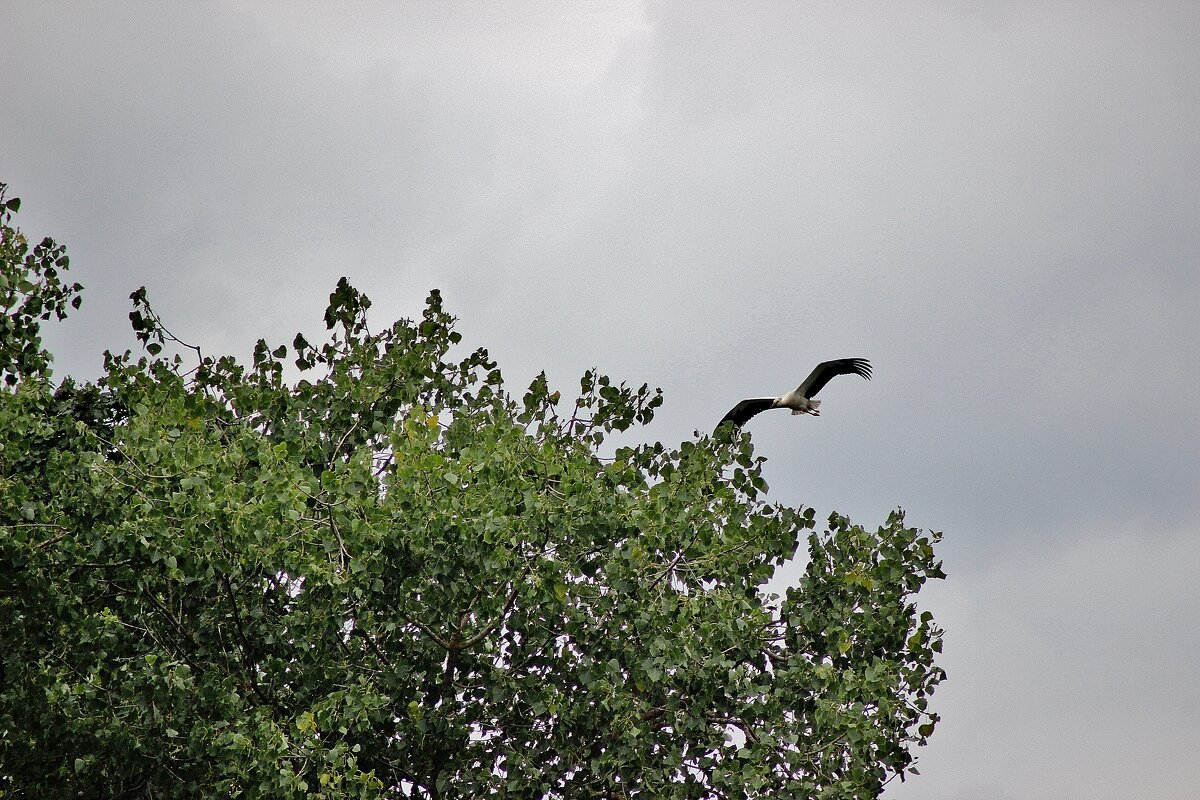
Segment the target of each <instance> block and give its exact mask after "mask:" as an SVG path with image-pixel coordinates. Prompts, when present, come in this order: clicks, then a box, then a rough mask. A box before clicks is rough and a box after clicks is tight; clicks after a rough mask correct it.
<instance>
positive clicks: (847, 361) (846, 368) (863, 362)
mask: <svg viewBox="0 0 1200 800" xmlns="http://www.w3.org/2000/svg"><path fill="white" fill-rule="evenodd" d="M825 363H826V364H829V365H830V366H832V367H836V368H837V369H838V371H839V372H841V373H842V374H843V375H858V376H859V377H862V378H866V379H867V380H871V369H872V368H871V362H870V361H868V360H867V359H865V358H839V359H837V360H836V361H827V362H825Z"/></svg>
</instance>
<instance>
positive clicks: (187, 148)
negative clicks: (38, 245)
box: [0, 0, 1200, 800]
mask: <svg viewBox="0 0 1200 800" xmlns="http://www.w3.org/2000/svg"><path fill="white" fill-rule="evenodd" d="M1198 43H1200V4H1197V3H1195V2H1176V3H1172V2H1127V3H1112V2H1079V3H1066V2H1044V1H1042V2H1029V3H976V2H963V3H952V2H943V3H921V2H878V3H861V2H858V3H856V2H830V3H815V2H799V1H797V2H788V3H740V4H739V3H712V4H704V3H698V2H677V3H676V2H638V1H637V0H629V1H628V2H605V3H588V2H573V3H563V2H547V3H544V4H522V3H491V2H478V3H463V2H459V3H432V2H412V3H387V4H372V3H365V2H362V3H354V4H341V3H338V4H333V3H330V4H326V5H317V4H299V3H293V2H287V3H282V2H281V3H268V2H257V3H241V2H206V3H182V2H178V3H142V4H133V3H114V2H109V3H84V2H75V3H65V4H56V3H48V2H45V0H37V2H15V0H2V2H0V54H3V59H2V60H3V72H2V76H0V180H3V181H7V182H8V183H9V184H10V194H13V195H17V196H20V197H21V198H22V199H23V200H24V205H23V207H22V210H21V214H20V215H19V217H18V221H19V223H20V226H21V227H22V229H23V230H25V231H26V232H27V233H28V234H30V235H31V236H39V237H40V236H43V235H52V236H54V237H56V238H57V239H59V240H60V241H61V242H63V243H65V244H66V245H67V246H68V248H69V251H70V253H71V254H72V272H73V274H74V277H75V279H76V280H79V281H81V282H82V283H84V284H85V285H86V286H87V293H86V295H85V302H84V306H83V308H82V310H81V311H80V312H78V313H77V314H76V315H75V316H74V317H73V318H71V319H70V320H69V321H68V322H67V323H65V324H63V325H60V326H58V327H56V328H54V329H53V330H52V332H51V335H50V337H49V341H50V344H51V345H52V346H53V347H54V349H55V350H56V351H57V353H58V362H57V363H58V371H59V373H60V374H63V373H68V374H74V375H76V376H81V377H90V378H94V377H96V376H98V375H99V372H100V353H101V352H102V351H103V350H104V349H106V348H109V349H113V350H118V351H121V350H125V349H126V348H129V347H133V346H134V345H135V342H134V339H133V337H132V334H131V332H130V331H129V329H128V323H127V320H126V313H127V312H128V310H129V302H128V295H129V293H130V292H131V291H133V290H134V289H136V288H137V287H139V286H141V285H143V284H144V285H145V286H147V288H148V290H149V295H150V298H151V300H152V302H153V303H154V305H155V308H156V309H157V310H158V311H159V312H160V313H161V314H162V315H163V316H164V317H165V319H166V320H167V321H168V324H169V325H170V327H171V328H172V329H174V330H175V331H176V332H178V333H179V334H180V335H181V336H183V337H184V338H186V339H189V340H192V341H195V342H197V343H198V344H200V345H201V346H203V347H204V348H205V349H206V350H207V351H209V352H229V353H234V354H239V355H247V354H248V353H249V351H250V349H251V347H252V346H253V343H254V341H255V340H256V339H258V338H259V337H265V338H267V339H268V341H271V342H274V343H278V342H290V341H291V338H292V336H293V335H294V334H295V332H296V331H298V330H305V331H309V332H314V331H315V332H320V331H321V330H323V328H322V325H321V321H320V319H321V313H322V311H323V309H324V306H325V304H326V302H327V298H328V295H329V292H330V291H331V290H332V289H333V286H334V284H335V282H336V281H337V279H338V277H339V276H341V275H347V276H348V277H349V278H350V280H351V282H352V283H353V284H354V285H355V286H357V287H358V288H359V289H361V290H363V291H365V292H366V293H367V294H369V295H370V296H371V297H372V299H373V300H374V301H375V306H374V308H373V314H374V319H375V320H376V321H377V322H379V323H385V322H390V321H391V320H393V319H395V318H396V317H399V316H411V315H413V314H414V313H417V312H418V311H419V309H420V307H421V303H422V301H423V299H424V297H425V295H426V293H427V292H428V290H429V289H430V288H432V287H439V288H441V289H442V290H443V292H444V294H445V297H446V301H447V305H448V306H449V308H450V310H451V311H452V312H453V313H455V314H457V315H458V316H459V317H460V319H461V326H460V330H462V332H463V333H464V335H465V337H466V341H467V343H468V344H470V345H471V346H481V345H482V346H487V347H488V348H489V349H490V350H491V351H492V353H493V355H494V356H495V357H496V358H497V359H498V360H499V361H500V363H501V366H502V367H503V368H504V369H505V373H506V376H507V377H508V379H509V382H510V386H512V387H513V388H519V386H520V385H522V384H523V383H525V382H527V381H528V379H529V378H530V377H531V376H532V375H533V374H534V373H536V372H537V371H538V370H541V369H545V370H546V371H547V373H548V375H549V377H550V380H551V382H552V383H553V384H555V385H556V386H557V387H558V388H561V389H562V390H564V393H569V392H570V391H571V390H572V389H573V388H574V387H577V386H578V383H577V380H578V377H579V375H580V374H581V373H582V372H583V371H584V370H585V369H586V368H588V367H591V366H597V367H599V368H600V369H601V370H602V371H605V372H607V373H609V374H611V375H613V376H614V377H618V378H622V379H626V380H630V381H634V382H637V383H641V382H643V381H645V382H649V383H650V384H651V385H654V386H661V387H662V388H663V389H664V390H665V392H666V397H667V402H666V405H665V406H664V408H663V409H662V411H661V413H660V415H659V417H658V418H657V419H656V420H655V421H654V423H653V424H652V425H651V426H650V427H649V428H646V429H643V430H641V431H640V432H639V434H638V435H639V436H642V437H645V438H648V439H660V440H662V441H664V442H667V443H678V442H679V441H680V440H681V439H685V438H689V437H691V436H692V433H693V431H694V430H696V429H701V430H708V429H710V428H711V426H712V425H713V423H715V422H716V421H717V420H718V419H719V418H720V417H721V415H722V414H723V413H724V412H725V411H726V410H727V409H728V407H729V406H730V405H732V403H733V402H734V401H736V400H737V399H740V398H741V397H744V396H747V395H757V394H773V393H776V392H779V391H782V390H785V389H787V388H790V387H791V386H792V385H794V384H795V383H796V382H798V381H799V379H800V378H803V377H804V375H805V374H807V372H808V370H809V369H810V368H811V367H812V365H813V364H814V363H816V362H817V361H821V360H824V359H828V358H836V357H843V356H865V357H868V358H870V359H871V360H872V362H873V363H874V365H875V373H876V375H875V380H874V381H873V382H872V383H869V384H868V383H864V382H861V381H858V380H851V379H849V378H843V379H840V380H839V381H836V382H834V383H832V384H830V386H829V387H828V388H827V389H826V390H825V392H824V393H823V395H822V397H823V399H824V401H825V406H824V411H825V413H824V414H823V415H822V416H821V417H820V418H819V419H813V418H808V417H805V418H794V417H791V416H789V415H786V414H779V413H775V414H765V415H763V416H762V417H758V418H756V419H755V420H754V422H753V423H752V425H751V430H752V432H753V434H754V438H755V443H756V446H757V448H758V450H759V452H760V454H762V455H765V456H767V457H768V459H769V462H768V464H767V467H766V477H767V478H768V480H769V482H770V484H771V493H770V498H771V499H773V500H775V501H779V502H784V503H787V504H790V505H798V504H804V505H810V506H814V507H815V508H816V509H817V512H818V514H819V516H822V517H823V516H826V515H828V513H829V512H830V511H833V510H837V511H841V512H843V513H847V514H849V515H851V516H852V517H853V518H854V519H856V521H858V522H861V523H863V524H868V525H874V524H878V523H879V522H882V520H883V519H884V517H885V516H886V514H887V512H888V511H889V510H890V509H892V508H894V507H896V506H903V507H904V508H905V509H906V510H907V511H908V515H909V516H908V518H909V521H910V522H912V523H913V524H916V525H919V526H921V527H925V528H932V529H935V530H944V531H945V533H946V540H945V543H944V545H943V546H942V550H941V552H942V554H943V555H944V557H945V561H946V569H947V571H948V572H949V574H950V579H949V580H948V581H947V582H945V583H944V584H943V585H939V586H935V587H932V588H931V589H930V591H929V592H928V594H927V597H926V598H925V600H924V603H925V606H926V607H927V608H930V609H931V610H933V611H934V612H935V614H936V615H937V617H938V619H939V621H940V622H941V623H942V624H943V626H944V627H945V628H946V629H947V634H946V652H945V658H944V665H945V667H946V668H947V669H948V671H949V675H950V677H949V680H948V681H947V682H946V683H945V684H943V687H942V688H941V689H940V690H939V692H938V694H937V696H936V698H935V699H936V710H938V711H940V712H941V713H942V715H943V717H944V721H943V723H942V724H941V726H940V727H939V729H938V731H937V733H936V734H935V736H934V739H933V741H932V743H931V744H930V745H929V746H928V747H926V748H923V749H922V750H921V751H920V769H921V772H922V774H921V775H920V776H919V777H915V778H911V779H909V781H908V782H907V783H905V784H903V785H900V784H898V783H897V784H895V785H893V786H890V787H889V789H888V791H887V793H886V795H885V796H886V797H888V798H895V799H897V800H899V799H901V798H922V800H951V799H952V798H953V799H955V800H957V799H958V798H971V799H972V800H1027V799H1028V798H1087V800H1103V799H1105V798H1112V800H1128V798H1156V800H1164V799H1170V798H1180V799H1181V800H1182V799H1183V798H1194V797H1196V796H1198V793H1200V681H1198V680H1197V678H1196V668H1197V667H1196V665H1197V663H1200V613H1198V607H1200V580H1198V572H1200V491H1198V490H1200V443H1198V441H1197V440H1198V438H1200V437H1198V434H1200V410H1198V409H1200V323H1198V319H1200V44H1198ZM792 577H794V571H793V573H792ZM787 578H788V576H787V575H785V576H783V579H785V580H786V579H787Z"/></svg>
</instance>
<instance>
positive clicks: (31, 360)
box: [0, 183, 83, 386]
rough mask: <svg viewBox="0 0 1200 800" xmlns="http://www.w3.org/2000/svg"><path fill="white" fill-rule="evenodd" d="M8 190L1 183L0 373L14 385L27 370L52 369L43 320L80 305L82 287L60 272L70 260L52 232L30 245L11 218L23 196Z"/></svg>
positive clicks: (44, 371) (40, 372)
mask: <svg viewBox="0 0 1200 800" xmlns="http://www.w3.org/2000/svg"><path fill="white" fill-rule="evenodd" d="M7 194H8V184H6V183H0V263H3V265H4V268H3V270H0V311H2V312H3V314H0V377H3V380H4V384H5V385H6V386H15V385H16V384H17V383H18V382H19V381H20V380H21V379H22V378H23V377H25V376H33V375H45V374H47V373H48V371H49V367H50V354H49V353H48V352H46V350H45V349H43V347H42V339H41V327H40V326H41V323H42V322H43V321H45V320H48V319H50V318H51V317H56V318H58V319H63V318H64V317H66V315H67V306H68V305H69V306H70V307H72V308H79V304H80V302H81V301H82V299H83V298H82V296H81V295H80V294H79V293H80V292H81V291H82V290H83V287H82V286H80V285H79V284H78V283H74V284H66V283H63V281H62V277H61V275H60V273H61V272H65V271H66V270H67V269H68V267H69V265H70V261H69V259H68V258H67V251H66V248H64V247H63V246H62V245H60V244H58V243H57V242H55V241H54V240H53V239H51V238H49V237H47V238H45V239H43V240H42V241H41V242H40V243H39V244H37V245H36V246H34V247H33V248H32V249H31V248H30V247H29V242H28V241H27V240H26V239H25V236H24V234H22V233H21V231H20V230H18V229H17V228H14V227H13V226H12V224H11V222H12V217H13V215H14V214H16V213H17V210H18V209H20V208H21V199H20V198H19V197H13V198H9V197H7Z"/></svg>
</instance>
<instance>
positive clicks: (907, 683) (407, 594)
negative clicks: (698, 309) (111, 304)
mask: <svg viewBox="0 0 1200 800" xmlns="http://www.w3.org/2000/svg"><path fill="white" fill-rule="evenodd" d="M5 237H6V238H5V242H8V241H9V238H8V237H9V234H8V233H7V232H6V233H5ZM23 264H24V262H21V264H16V263H15V262H14V263H13V264H10V263H9V261H7V260H6V261H5V264H4V271H5V273H4V274H5V275H6V276H7V275H9V273H10V272H11V271H14V270H16V269H19V268H23V266H22V265H23ZM43 274H44V272H43ZM34 285H35V284H33V283H31V284H30V286H34ZM18 291H19V292H24V294H22V295H21V296H22V297H23V298H25V299H26V303H28V298H29V297H31V296H32V295H31V292H33V291H35V290H34V289H30V288H25V289H23V290H22V289H18ZM60 299H63V297H60ZM133 299H134V303H135V310H134V313H133V314H131V319H132V321H133V323H134V327H135V331H136V332H137V333H138V335H139V337H141V338H142V340H143V342H144V343H145V345H146V347H147V351H148V353H149V354H148V355H147V356H144V357H135V356H134V355H132V354H130V353H125V354H123V355H117V356H113V355H106V376H105V377H104V378H103V379H102V380H101V381H100V382H99V383H98V384H95V385H86V386H82V387H79V386H75V385H74V384H72V383H70V382H65V383H63V384H61V385H60V386H58V387H57V388H55V387H52V386H51V385H50V384H49V382H48V380H46V377H45V374H44V371H43V372H38V371H37V370H34V369H32V368H31V365H33V362H28V363H27V362H22V363H21V367H20V369H21V370H22V371H20V372H15V371H14V372H13V373H12V374H16V375H18V376H19V380H18V382H17V383H16V385H15V388H12V389H5V390H2V391H0V666H2V668H3V680H2V681H0V794H8V795H12V796H38V797H48V798H53V797H68V796H77V795H79V794H86V795H93V796H113V797H116V796H130V795H144V796H154V797H189V796H195V795H196V794H199V793H206V794H207V793H213V794H215V795H219V796H249V797H280V798H283V797H318V798H342V797H405V796H412V797H427V798H443V797H496V798H501V797H510V798H517V797H521V798H602V797H603V798H608V797H633V796H642V797H654V798H660V797H661V798H725V797H739V798H752V797H806V798H807V797H822V798H858V797H869V796H877V795H878V794H879V793H880V791H881V787H882V785H883V784H884V782H885V781H887V780H888V779H889V778H890V777H893V776H895V775H901V776H903V775H904V773H905V772H906V771H912V768H911V761H912V756H911V754H910V748H911V747H912V746H913V745H915V744H917V743H921V742H924V741H925V739H926V738H927V737H928V736H929V735H930V733H931V732H932V727H933V724H934V723H935V722H936V715H934V714H932V713H930V712H928V711H927V705H926V704H927V700H928V697H929V695H930V693H931V692H932V691H933V688H934V686H935V685H936V684H937V683H938V681H939V680H940V679H941V678H942V677H943V673H942V671H941V670H940V669H939V668H938V667H937V666H936V665H935V664H934V655H935V653H936V652H937V651H938V650H939V649H940V636H941V631H940V630H939V629H938V628H937V627H936V626H935V625H934V623H933V621H932V619H931V618H930V616H929V615H928V614H927V613H922V614H919V613H918V612H917V609H916V608H915V605H914V602H913V601H914V597H915V594H916V593H917V591H918V590H919V589H920V587H921V586H922V584H923V583H924V582H925V580H927V579H929V578H938V577H942V572H941V568H940V564H939V563H938V562H937V561H936V559H935V557H934V554H933V550H932V544H933V543H934V542H935V541H936V539H937V538H938V537H937V534H926V533H923V532H921V531H917V530H914V529H911V528H907V527H905V526H904V524H903V519H902V517H901V515H900V514H898V513H897V514H895V515H893V516H892V517H891V518H890V519H889V520H888V521H887V523H886V524H885V525H884V526H882V527H880V528H879V529H878V530H876V531H867V530H865V529H863V528H861V527H858V526H855V525H852V524H851V523H850V522H849V521H847V520H845V519H843V518H841V517H838V516H834V517H833V518H832V519H831V520H830V527H829V530H827V531H826V532H823V533H817V532H816V525H815V521H814V514H813V512H812V510H811V509H793V508H788V507H784V506H780V505H772V504H767V503H765V502H764V501H763V499H762V494H763V492H764V491H765V489H766V484H765V482H764V481H763V477H762V466H763V460H762V459H761V458H755V457H754V456H753V452H752V449H751V445H750V441H749V437H748V436H745V435H740V434H736V433H734V432H732V431H729V430H728V429H723V431H722V432H720V433H719V434H718V435H717V436H716V437H715V438H710V437H707V436H698V437H697V438H696V439H695V440H694V441H687V442H684V443H682V444H681V445H680V446H679V447H678V448H673V449H671V448H666V447H664V446H663V445H661V444H658V443H655V444H647V445H642V446H638V447H623V448H620V449H618V450H617V451H616V453H615V457H610V458H601V457H600V456H599V455H598V452H600V448H601V446H602V444H603V443H604V441H605V437H606V436H607V435H608V434H610V433H611V432H612V431H614V430H617V431H621V430H626V429H628V428H630V427H631V426H633V425H635V424H642V423H645V422H648V421H649V420H650V419H651V418H652V417H653V414H654V410H655V409H656V408H657V407H658V405H659V404H660V403H661V399H662V398H661V395H660V394H658V393H656V392H652V391H650V390H649V389H648V387H646V386H641V387H640V388H632V387H629V386H627V385H625V384H615V383H613V382H611V381H610V380H609V379H608V378H607V377H605V376H602V375H599V374H596V373H594V372H588V373H587V374H586V375H584V377H583V379H582V381H581V391H580V393H579V395H578V398H577V399H576V400H575V401H574V403H573V404H571V403H564V402H563V401H562V398H561V395H560V394H559V393H558V392H555V391H552V390H551V389H550V387H549V386H548V384H547V381H546V379H545V377H544V376H539V377H538V378H537V379H535V380H534V382H533V383H532V385H531V386H530V387H529V389H528V390H527V391H526V392H524V393H523V395H522V396H521V397H519V398H517V397H514V396H513V395H510V394H509V393H508V392H507V391H506V390H505V388H504V384H503V381H502V378H501V374H500V372H499V370H498V369H497V367H496V364H495V363H494V362H492V361H491V360H490V358H489V356H488V354H487V352H486V351H484V350H482V349H481V350H476V351H474V352H471V353H468V354H466V355H465V357H463V358H460V359H457V360H456V359H451V358H449V354H450V352H451V351H452V349H454V346H455V345H457V344H459V342H460V336H459V334H458V333H456V332H455V331H454V328H453V319H452V318H451V317H450V316H449V315H448V314H447V313H446V312H445V310H444V309H443V307H442V301H441V298H440V296H439V294H438V293H437V292H436V291H434V292H433V293H432V294H430V296H429V299H428V302H427V305H426V308H425V311H424V313H423V315H422V317H421V319H419V320H415V321H407V320H401V321H400V322H397V323H395V324H394V325H392V326H391V327H389V328H387V329H386V330H383V331H381V332H378V333H373V332H371V331H370V330H369V329H368V327H367V321H366V309H367V307H368V306H369V301H368V299H367V298H366V297H364V296H363V295H361V294H360V293H358V292H357V291H356V290H354V289H353V288H352V287H351V286H350V285H349V284H348V283H347V282H346V281H345V280H344V279H343V280H342V281H341V282H339V284H338V286H337V289H336V290H335V291H334V293H333V294H332V295H331V297H330V306H329V310H328V312H327V314H326V324H327V327H328V329H329V331H330V333H329V335H328V337H327V338H328V341H327V342H325V343H324V344H321V345H319V346H318V345H313V344H310V342H309V341H308V340H307V339H306V338H305V337H303V336H297V337H296V338H295V340H294V341H293V342H292V346H291V348H288V347H287V346H286V345H280V346H275V347H271V346H268V345H267V344H266V343H265V342H259V345H258V347H257V348H256V350H255V353H254V356H253V360H252V363H250V364H249V365H243V364H240V363H238V362H237V361H235V360H234V359H232V358H229V357H221V358H212V357H208V356H205V355H203V354H202V353H200V352H199V351H195V353H194V354H191V353H189V354H188V357H187V359H184V358H183V357H182V356H181V355H178V354H177V355H172V356H166V355H164V354H163V353H164V351H165V350H166V349H168V348H169V347H170V346H171V345H179V344H181V343H180V342H179V340H178V339H176V338H175V337H174V336H173V335H172V334H171V333H170V332H169V331H168V330H167V329H166V328H165V327H163V325H162V322H161V320H160V319H159V318H158V317H157V315H155V314H154V312H153V311H152V310H151V309H150V307H149V304H148V303H147V302H146V297H145V293H144V291H142V290H139V291H138V292H135V293H134V296H133ZM42 303H43V306H42V307H43V308H49V309H51V310H53V308H54V304H53V302H51V301H47V300H43V301H42ZM17 307H18V306H16V305H14V304H12V303H10V304H9V306H8V307H7V308H9V309H13V308H17ZM22 307H23V306H22ZM20 313H24V312H17V314H18V315H19V314H20ZM10 318H11V313H10ZM6 324H8V323H6ZM6 330H8V329H6ZM25 330H26V333H27V332H28V329H25ZM6 335H7V334H6ZM18 344H20V343H17V342H9V341H7V340H6V341H5V343H4V351H5V352H6V353H7V352H25V350H24V349H18V348H17V345H18ZM21 347H22V348H23V347H24V345H21ZM176 349H178V348H176ZM185 352H186V351H185ZM186 367H191V369H185V368H186ZM292 370H296V372H295V373H293V372H292ZM285 374H291V375H292V378H290V379H285ZM564 405H566V406H567V409H568V411H567V412H563V413H560V411H559V409H560V408H561V407H563V406H564ZM806 532H807V533H809V534H810V535H809V540H808V543H809V549H810V555H811V558H810V561H809V564H808V567H807V571H806V572H805V574H804V577H803V579H802V581H801V582H800V584H799V585H798V586H796V587H794V588H791V589H789V590H788V591H787V595H786V598H785V599H783V600H782V602H772V601H771V599H770V598H767V597H766V596H764V594H763V591H762V587H763V584H764V583H766V582H767V581H768V580H769V579H770V578H771V576H772V575H773V573H774V571H775V569H776V568H777V567H778V566H779V565H780V564H782V563H783V562H785V561H787V560H788V559H790V558H792V557H793V556H794V554H795V552H796V549H797V546H798V541H799V539H800V538H802V537H803V536H804V534H805V533H806Z"/></svg>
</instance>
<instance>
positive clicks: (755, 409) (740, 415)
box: [717, 397, 775, 428]
mask: <svg viewBox="0 0 1200 800" xmlns="http://www.w3.org/2000/svg"><path fill="white" fill-rule="evenodd" d="M774 402H775V398H774V397H751V398H749V399H747V400H743V401H742V402H740V403H738V404H737V405H736V406H734V407H733V408H731V409H729V413H728V414H726V415H725V416H724V417H722V418H721V421H720V422H718V423H717V427H718V428H719V427H721V426H722V425H724V424H725V423H726V422H732V423H733V424H734V425H736V426H737V427H739V428H740V427H741V426H743V425H745V424H746V420H748V419H750V418H751V417H753V416H754V415H755V414H758V413H760V412H763V411H766V410H767V409H768V408H770V407H771V404H772V403H774Z"/></svg>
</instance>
